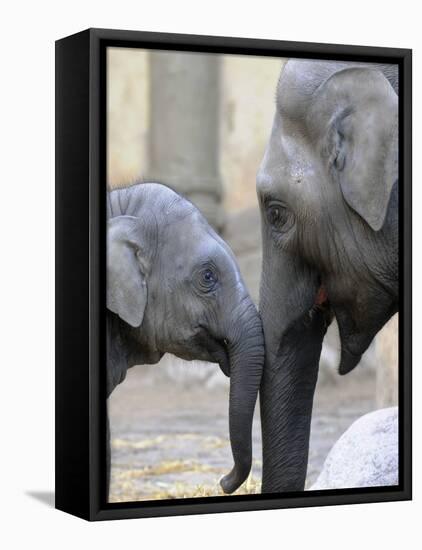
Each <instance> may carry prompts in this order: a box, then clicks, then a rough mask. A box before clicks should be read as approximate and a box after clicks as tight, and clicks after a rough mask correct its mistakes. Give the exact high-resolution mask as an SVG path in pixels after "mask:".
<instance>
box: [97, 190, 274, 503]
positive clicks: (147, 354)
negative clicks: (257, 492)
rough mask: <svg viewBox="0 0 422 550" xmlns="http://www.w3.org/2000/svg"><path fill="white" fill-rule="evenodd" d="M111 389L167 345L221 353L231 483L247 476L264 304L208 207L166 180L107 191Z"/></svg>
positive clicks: (192, 352) (197, 355) (207, 356)
mask: <svg viewBox="0 0 422 550" xmlns="http://www.w3.org/2000/svg"><path fill="white" fill-rule="evenodd" d="M107 208H108V212H107V217H108V227H107V308H108V310H109V312H108V319H107V323H108V327H107V332H108V335H107V336H108V365H107V368H108V370H107V392H108V395H110V393H111V392H112V391H113V389H114V388H115V387H116V385H117V384H119V383H120V382H122V381H123V379H124V378H125V375H126V371H127V369H128V368H130V367H132V366H134V365H138V364H153V363H157V362H158V361H159V360H160V358H161V357H162V356H163V355H164V354H165V353H167V352H168V353H173V354H174V355H176V356H177V357H180V358H181V359H185V360H193V359H198V360H202V361H210V362H212V363H218V364H219V365H220V367H221V369H222V371H223V372H224V374H226V375H227V376H230V397H229V428H230V441H231V447H232V453H233V458H234V467H233V469H232V471H231V472H230V473H229V474H228V475H226V476H225V477H223V479H222V480H221V486H222V488H223V490H224V491H225V492H226V493H232V492H233V491H235V490H236V489H237V488H238V487H239V486H240V485H241V484H242V483H243V482H244V481H245V479H246V478H247V476H248V474H249V471H250V468H251V462H252V439H251V430H252V418H253V413H254V408H255V403H256V399H257V394H258V390H259V385H260V381H261V375H262V368H263V363H264V336H263V332H262V325H261V320H260V317H259V314H258V312H257V310H256V308H255V306H254V304H253V302H252V300H251V298H250V296H249V294H248V292H247V290H246V287H245V284H244V282H243V281H242V278H241V276H240V273H239V268H238V266H237V263H236V260H235V258H234V255H233V253H232V251H231V250H230V248H229V247H228V245H227V244H226V243H225V242H224V241H223V240H222V239H221V238H220V237H219V236H218V235H217V234H216V233H215V231H214V230H213V229H212V228H211V227H210V225H209V224H208V222H207V221H206V220H205V218H204V217H203V216H202V214H201V213H200V212H199V211H198V210H197V209H196V208H195V207H194V206H193V205H192V204H191V203H190V202H188V201H187V200H186V199H184V198H182V197H180V196H179V195H177V194H176V193H175V192H174V191H172V190H171V189H169V188H168V187H166V186H164V185H160V184H155V183H148V184H140V185H134V186H132V187H128V188H124V189H120V190H115V191H112V192H109V193H108V207H107Z"/></svg>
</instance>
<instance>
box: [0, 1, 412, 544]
mask: <svg viewBox="0 0 422 550" xmlns="http://www.w3.org/2000/svg"><path fill="white" fill-rule="evenodd" d="M417 5H418V4H417V2H414V1H412V0H401V1H400V2H399V1H396V2H389V1H387V0H384V1H382V2H381V1H378V2H375V1H373V2H368V1H367V0H355V1H354V2H352V3H342V2H340V3H339V2H338V1H335V0H332V1H328V0H326V1H325V0H319V1H318V2H315V1H308V2H304V1H302V2H290V3H289V2H281V1H280V0H278V1H274V2H271V1H266V0H260V1H259V2H255V3H254V4H253V7H252V8H249V7H247V4H246V3H244V2H232V3H230V2H227V0H223V1H219V0H213V1H212V2H211V1H209V2H197V1H183V0H178V1H177V2H162V1H159V0H155V1H154V2H131V1H126V0H119V2H110V1H104V0H103V1H99V0H98V1H91V2H87V1H86V0H84V1H80V0H73V2H66V3H65V2H54V3H53V2H46V1H41V0H38V1H37V2H29V1H27V2H14V3H13V4H12V3H7V4H4V6H3V9H2V32H1V34H0V40H1V47H0V56H1V63H0V67H1V86H0V94H1V99H0V120H1V124H0V135H1V140H2V143H1V149H0V150H1V152H2V155H1V156H2V165H1V175H2V178H1V188H2V194H1V214H0V223H1V230H0V239H1V241H0V251H1V270H0V277H1V286H0V289H1V297H0V311H1V317H0V323H1V336H2V347H1V350H2V353H1V373H2V386H1V388H2V391H1V398H0V409H1V410H0V422H1V429H0V448H1V454H0V464H1V466H0V479H1V483H0V507H1V511H0V523H1V528H0V545H1V546H2V547H3V548H23V547H31V548H43V549H47V548H58V547H59V548H62V549H67V548H72V549H73V548H75V547H76V548H94V547H95V548H113V549H116V548H119V549H123V548H128V547H129V546H130V547H139V548H165V547H171V548H198V547H201V548H216V547H220V548H230V547H231V546H232V545H233V547H237V548H242V549H243V548H260V549H263V550H266V549H267V548H271V549H272V548H307V547H309V548H312V549H319V548H324V549H325V550H328V549H331V548H341V549H342V550H348V549H352V548H353V549H356V548H358V547H359V548H363V549H365V548H371V547H377V548H381V549H397V548H399V547H401V546H403V547H409V548H414V547H415V544H416V545H417V544H418V543H417V542H416V541H418V540H419V541H420V530H421V526H420V518H421V514H422V505H421V499H422V496H421V491H422V481H421V480H422V473H421V471H422V470H421V468H422V466H421V464H422V460H421V459H422V456H421V454H422V443H421V438H420V433H421V415H422V405H421V401H422V400H421V399H420V398H418V395H419V394H420V392H421V391H422V387H421V378H422V371H421V369H420V368H419V363H420V362H421V361H420V359H421V357H420V354H421V351H420V348H419V347H418V346H416V348H415V353H414V365H415V368H414V388H415V392H414V393H415V408H414V425H415V442H414V452H415V455H414V464H415V501H414V502H407V503H388V504H370V505H359V506H344V507H329V508H317V509H315V508H308V509H303V510H285V511H268V512H253V513H238V514H220V515H214V516H197V517H182V518H167V519H151V520H136V521H134V520H132V521H121V522H108V523H102V524H88V523H85V522H83V521H82V520H78V519H76V518H73V517H70V516H67V515H65V514H63V513H60V512H57V511H55V510H53V509H52V508H50V507H47V506H45V505H44V504H42V503H40V502H39V501H38V500H35V499H34V498H32V497H30V496H29V495H28V492H31V491H47V492H48V491H51V490H52V489H53V479H54V478H53V471H54V462H53V457H54V452H53V451H54V447H53V435H54V423H53V411H54V395H53V388H54V384H53V374H54V372H53V369H54V353H53V349H54V318H53V313H54V312H53V306H54V294H53V285H54V254H53V251H54V237H53V232H54V218H53V209H54V43H53V42H54V40H55V39H57V38H60V37H62V36H65V35H68V34H71V33H74V32H77V31H79V30H81V29H84V28H86V27H91V26H92V27H114V28H127V29H143V30H154V31H167V32H185V33H197V34H215V35H223V36H224V35H227V36H229V35H235V36H236V35H237V36H244V37H259V38H275V39H286V40H302V41H316V42H336V43H350V44H367V45H378V46H395V47H413V48H414V57H415V62H414V69H415V75H414V76H415V88H414V97H415V105H414V121H415V124H414V127H415V132H414V135H415V143H414V151H415V153H417V152H418V151H420V150H421V145H422V143H421V138H420V136H419V131H422V128H421V123H420V120H422V116H421V110H422V109H421V97H422V83H421V74H420V70H419V68H420V61H419V60H420V55H421V52H422V44H421V32H420V22H419V17H418V14H417V12H418V10H417ZM419 157H420V155H418V154H415V158H416V162H415V172H414V182H415V185H414V204H415V205H416V209H419V208H420V205H421V194H422V187H421V186H420V185H418V184H419V183H420V180H421V171H420V163H418V160H419ZM421 237H422V218H421V216H415V235H414V242H415V243H419V242H420V239H421ZM418 249H419V250H418ZM420 267H421V253H420V247H418V246H417V244H416V247H415V257H414V270H415V277H414V279H415V289H414V297H415V298H414V309H415V311H416V312H417V311H419V310H420V308H421V306H422V295H421V290H420V287H419V286H418V281H419V279H420ZM419 326H420V324H419V315H417V314H416V315H415V331H414V332H415V338H414V339H415V341H416V344H417V343H418V340H419ZM413 541H415V542H413Z"/></svg>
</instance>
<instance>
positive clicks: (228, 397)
mask: <svg viewBox="0 0 422 550" xmlns="http://www.w3.org/2000/svg"><path fill="white" fill-rule="evenodd" d="M56 243H57V245H56V258H57V267H56V288H57V294H56V304H57V309H56V319H57V321H56V507H57V508H59V509H60V510H63V511H66V512H69V513H71V514H74V515H77V516H80V517H82V518H85V519H89V520H105V519H118V518H136V517H146V516H162V515H177V514H198V513H206V512H228V511H241V510H262V509H270V508H286V507H301V506H316V505H333V504H345V503H359V502H381V501H391V500H406V499H410V498H411V420H412V419H411V51H410V50H403V49H393V48H375V47H361V46H343V45H329V44H311V43H309V44H308V43H295V42H283V41H267V40H250V39H241V38H222V37H205V36H186V35H178V34H156V33H147V32H132V31H130V32H129V31H116V30H103V29H90V30H86V31H83V32H81V33H79V34H76V35H73V36H70V37H67V38H64V39H62V40H59V41H57V43H56Z"/></svg>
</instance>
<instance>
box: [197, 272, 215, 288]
mask: <svg viewBox="0 0 422 550" xmlns="http://www.w3.org/2000/svg"><path fill="white" fill-rule="evenodd" d="M217 281H218V277H217V273H216V272H215V271H214V270H213V269H211V268H209V267H207V268H205V269H203V270H202V271H201V272H200V276H199V284H200V287H201V290H203V291H205V292H209V291H210V290H213V288H214V287H215V285H216V284H217Z"/></svg>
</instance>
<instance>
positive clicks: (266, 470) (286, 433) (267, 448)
mask: <svg viewBox="0 0 422 550" xmlns="http://www.w3.org/2000/svg"><path fill="white" fill-rule="evenodd" d="M301 324H302V323H300V322H299V323H298V325H301ZM324 333H325V321H324V319H323V315H322V313H319V312H318V313H316V316H315V318H314V319H313V320H312V323H309V324H308V325H307V326H293V327H292V328H290V330H289V331H287V332H286V333H285V335H284V337H283V339H282V341H281V343H280V345H279V344H278V343H277V344H275V345H274V344H270V347H269V350H268V359H267V361H266V364H265V368H264V374H263V377H262V383H261V391H260V404H261V426H262V450H263V476H262V492H263V493H274V492H277V493H278V492H288V491H303V489H304V487H305V480H306V471H307V464H308V450H309V436H310V425H311V416H312V405H313V398H314V391H315V386H316V382H317V378H318V364H319V357H320V354H321V345H322V339H323V336H324ZM274 347H276V348H278V349H279V352H278V353H276V354H275V355H274V353H273V352H274Z"/></svg>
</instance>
